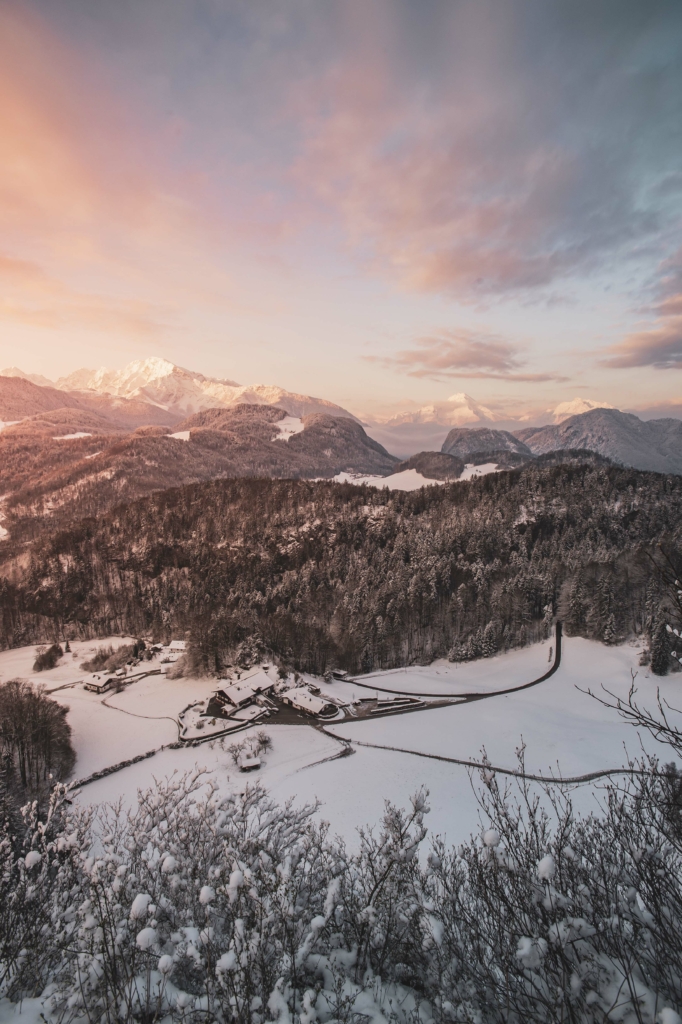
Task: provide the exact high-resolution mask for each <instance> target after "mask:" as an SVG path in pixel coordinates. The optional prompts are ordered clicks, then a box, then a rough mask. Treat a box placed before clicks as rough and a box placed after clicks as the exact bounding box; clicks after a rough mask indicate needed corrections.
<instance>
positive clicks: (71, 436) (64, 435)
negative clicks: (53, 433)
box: [52, 430, 92, 441]
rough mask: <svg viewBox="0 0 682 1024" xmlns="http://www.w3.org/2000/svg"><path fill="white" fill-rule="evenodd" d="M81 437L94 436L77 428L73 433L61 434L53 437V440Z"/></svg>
mask: <svg viewBox="0 0 682 1024" xmlns="http://www.w3.org/2000/svg"><path fill="white" fill-rule="evenodd" d="M79 437H92V434H88V433H86V431H84V430H77V431H76V432H75V433H73V434H59V436H58V437H53V438H52V440H53V441H75V440H76V438H79Z"/></svg>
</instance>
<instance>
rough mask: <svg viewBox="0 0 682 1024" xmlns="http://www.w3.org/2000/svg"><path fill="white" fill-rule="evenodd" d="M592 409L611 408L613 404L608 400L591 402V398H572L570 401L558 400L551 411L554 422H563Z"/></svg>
mask: <svg viewBox="0 0 682 1024" xmlns="http://www.w3.org/2000/svg"><path fill="white" fill-rule="evenodd" d="M592 409H613V406H612V405H609V403H608V402H593V401H592V399H591V398H573V399H571V401H570V402H560V403H559V405H557V407H556V409H553V410H552V413H553V416H554V422H555V423H563V422H564V420H567V419H569V418H570V417H571V416H580V414H581V413H583V412H591V411H592Z"/></svg>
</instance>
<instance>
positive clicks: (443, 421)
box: [383, 391, 495, 427]
mask: <svg viewBox="0 0 682 1024" xmlns="http://www.w3.org/2000/svg"><path fill="white" fill-rule="evenodd" d="M494 418H495V416H494V414H493V413H492V412H491V411H490V409H488V408H486V406H485V405H480V404H479V403H478V402H477V401H476V400H475V399H473V398H472V397H471V395H466V394H465V393H464V392H463V391H460V392H458V393H457V394H455V395H450V397H449V398H448V399H447V400H446V401H445V402H433V403H432V404H431V405H423V406H421V408H419V409H415V410H412V411H408V412H401V413H399V414H398V415H397V416H391V418H390V419H388V420H384V423H383V425H384V426H387V427H394V426H400V425H402V424H404V423H437V424H439V425H440V426H442V427H462V426H465V425H466V424H468V423H490V422H491V421H492V420H494Z"/></svg>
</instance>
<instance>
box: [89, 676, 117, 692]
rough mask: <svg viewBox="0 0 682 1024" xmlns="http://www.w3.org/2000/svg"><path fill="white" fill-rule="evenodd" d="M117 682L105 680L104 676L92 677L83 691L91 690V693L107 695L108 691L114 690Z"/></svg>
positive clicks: (110, 679) (109, 679)
mask: <svg viewBox="0 0 682 1024" xmlns="http://www.w3.org/2000/svg"><path fill="white" fill-rule="evenodd" d="M115 682H116V680H115V679H112V678H111V677H109V678H107V679H104V678H102V676H98V675H92V676H90V678H89V679H88V680H87V681H86V682H85V683H84V684H83V689H84V690H89V691H90V693H106V692H107V690H110V689H111V688H112V686H113V685H114V683H115Z"/></svg>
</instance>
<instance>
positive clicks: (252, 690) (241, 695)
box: [216, 672, 275, 708]
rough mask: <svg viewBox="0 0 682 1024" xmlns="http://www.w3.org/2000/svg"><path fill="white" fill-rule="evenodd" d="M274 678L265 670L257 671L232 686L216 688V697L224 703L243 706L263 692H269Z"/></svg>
mask: <svg viewBox="0 0 682 1024" xmlns="http://www.w3.org/2000/svg"><path fill="white" fill-rule="evenodd" d="M274 685H275V684H274V683H273V681H272V679H270V678H269V677H268V676H266V674H265V672H257V673H256V675H254V676H249V678H248V679H242V680H240V681H239V682H237V683H232V685H231V686H224V687H223V688H222V689H221V690H216V697H217V698H218V700H219V701H221V703H223V704H226V703H227V704H232V705H233V707H235V708H242V707H244V706H245V705H246V704H250V703H251V702H252V701H253V700H255V699H256V697H257V696H258V695H259V694H261V693H269V692H270V690H272V688H273V686H274Z"/></svg>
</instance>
